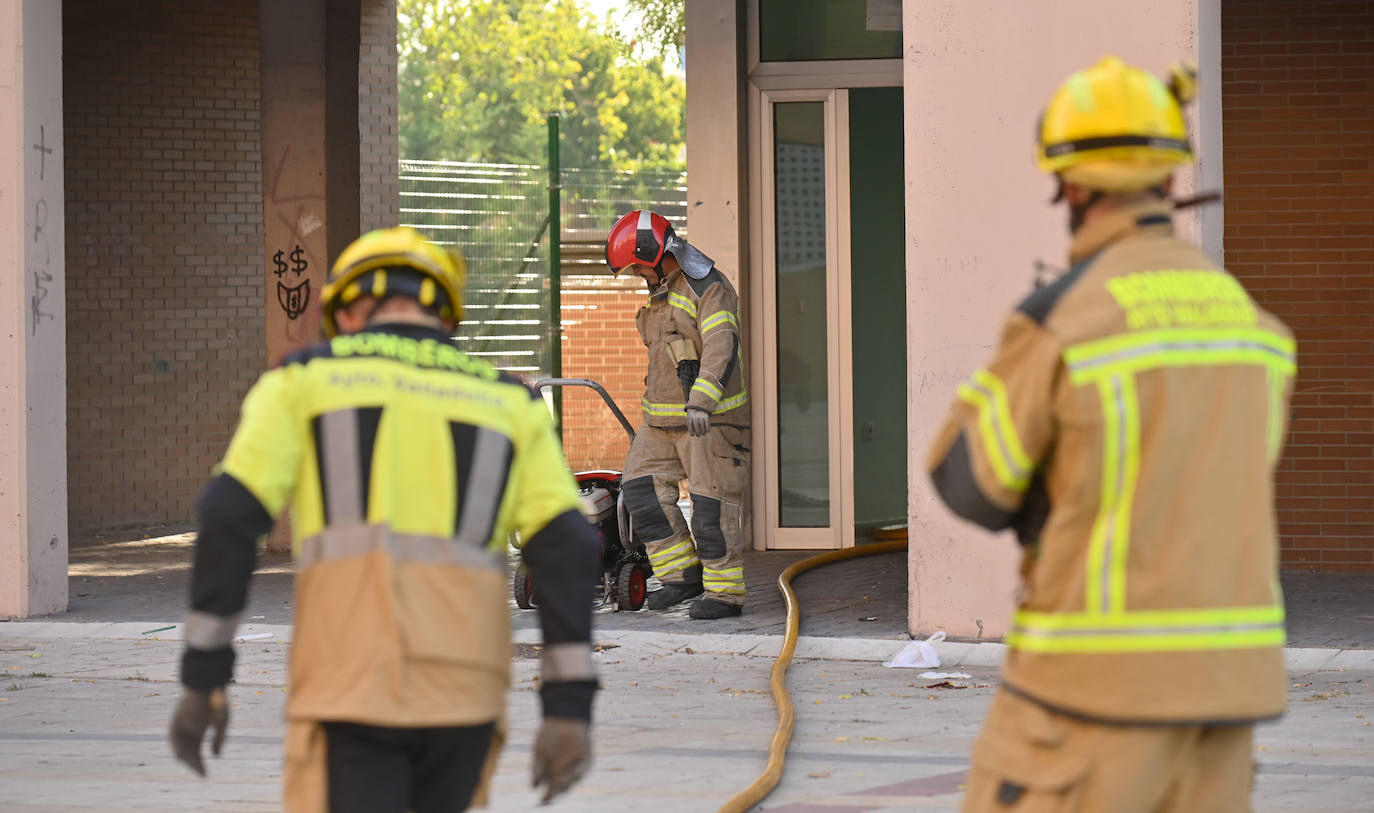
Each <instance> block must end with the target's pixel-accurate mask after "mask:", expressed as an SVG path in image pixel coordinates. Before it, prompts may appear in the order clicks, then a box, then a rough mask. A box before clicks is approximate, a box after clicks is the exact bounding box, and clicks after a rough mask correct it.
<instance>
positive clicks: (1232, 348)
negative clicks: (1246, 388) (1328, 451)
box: [1064, 328, 1297, 384]
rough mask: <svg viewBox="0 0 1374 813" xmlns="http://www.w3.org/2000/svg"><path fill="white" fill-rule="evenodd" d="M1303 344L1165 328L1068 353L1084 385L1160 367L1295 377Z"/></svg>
mask: <svg viewBox="0 0 1374 813" xmlns="http://www.w3.org/2000/svg"><path fill="white" fill-rule="evenodd" d="M1296 352H1297V345H1296V344H1295V343H1294V342H1293V340H1292V339H1289V338H1286V337H1284V336H1279V335H1276V334H1274V333H1270V332H1269V331H1267V330H1261V329H1259V328H1210V329H1165V330H1147V331H1141V332H1138V333H1125V334H1121V335H1118V336H1112V337H1110V338H1107V339H1099V340H1097V341H1092V342H1086V343H1084V344H1078V345H1074V346H1073V347H1070V348H1069V349H1068V350H1066V351H1064V362H1065V363H1066V364H1067V365H1068V368H1069V378H1070V380H1072V381H1073V383H1075V384H1083V383H1087V382H1090V381H1094V380H1098V379H1101V378H1104V377H1110V376H1113V375H1126V374H1129V373H1136V372H1139V371H1141V370H1149V369H1153V368H1156V367H1193V366H1211V365H1222V364H1257V365H1262V366H1265V367H1269V368H1271V369H1274V370H1277V371H1279V372H1282V373H1284V374H1286V375H1292V374H1293V372H1294V371H1295V370H1296V369H1297V364H1296V362H1295V361H1294V357H1295V353H1296Z"/></svg>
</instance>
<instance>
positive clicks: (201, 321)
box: [62, 0, 265, 532]
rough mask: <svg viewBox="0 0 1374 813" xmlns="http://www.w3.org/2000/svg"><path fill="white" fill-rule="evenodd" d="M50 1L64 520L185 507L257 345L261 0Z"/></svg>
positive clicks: (157, 519) (148, 515)
mask: <svg viewBox="0 0 1374 813" xmlns="http://www.w3.org/2000/svg"><path fill="white" fill-rule="evenodd" d="M62 10H63V40H64V42H63V61H64V65H65V67H64V74H63V84H64V88H63V96H64V104H63V108H64V119H65V124H66V178H65V182H66V205H67V223H66V226H67V245H66V248H67V374H68V382H67V393H68V407H67V420H68V423H67V426H68V435H67V450H68V451H67V460H68V463H67V470H68V471H67V474H68V494H69V500H70V503H69V506H70V507H69V514H70V524H71V529H72V531H73V532H81V531H89V530H91V529H94V528H106V527H111V526H118V525H127V524H134V523H139V524H142V523H162V522H184V521H187V520H188V519H189V518H190V517H191V508H192V501H193V499H194V496H195V494H196V491H197V490H198V489H199V488H200V486H201V484H203V483H204V482H205V481H206V479H207V478H208V477H209V476H210V470H211V467H212V466H213V465H214V464H215V462H216V461H217V460H218V458H219V456H220V454H221V453H222V452H223V450H224V447H225V446H226V445H227V443H228V441H229V435H230V433H231V432H232V430H233V428H234V425H235V422H236V420H237V413H238V404H239V401H240V400H241V399H242V397H243V394H244V393H245V392H246V391H247V389H248V387H249V385H250V384H251V383H252V381H253V379H254V377H255V376H256V375H257V374H258V373H259V372H260V371H261V369H262V367H263V364H264V362H265V359H264V354H265V348H264V344H263V305H262V303H263V288H262V286H263V277H262V272H261V270H260V268H259V264H260V262H261V258H262V250H263V235H262V186H261V183H262V171H261V167H260V161H259V147H258V60H257V53H258V28H257V3H255V2H232V3H212V2H182V1H181V0H64V2H63V4H62Z"/></svg>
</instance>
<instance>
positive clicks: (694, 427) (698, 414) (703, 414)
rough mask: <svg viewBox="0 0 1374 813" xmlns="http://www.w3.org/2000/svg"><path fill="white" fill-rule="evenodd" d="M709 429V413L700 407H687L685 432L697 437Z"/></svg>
mask: <svg viewBox="0 0 1374 813" xmlns="http://www.w3.org/2000/svg"><path fill="white" fill-rule="evenodd" d="M710 430H711V413H709V412H707V411H706V410H704V409H702V408H701V407H693V406H689V407H687V434H689V435H691V436H692V437H694V438H699V437H701V436H702V435H704V434H706V433H707V432H709V431H710Z"/></svg>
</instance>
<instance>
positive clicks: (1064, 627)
mask: <svg viewBox="0 0 1374 813" xmlns="http://www.w3.org/2000/svg"><path fill="white" fill-rule="evenodd" d="M1283 622H1284V612H1283V607H1281V606H1273V607H1221V608H1213V609H1193V610H1136V611H1133V612H1121V613H1112V614H1109V615H1101V614H1097V613H1042V612H1033V611H1030V610H1018V611H1017V612H1016V614H1015V616H1014V618H1013V619H1012V631H1011V632H1010V633H1009V634H1008V635H1007V639H1006V641H1007V645H1008V646H1011V647H1013V648H1015V649H1021V650H1024V651H1028V652H1046V653H1081V654H1089V653H1110V652H1168V651H1179V650H1200V649H1246V648H1253V647H1268V646H1282V645H1283V643H1284V640H1285V633H1284V628H1283Z"/></svg>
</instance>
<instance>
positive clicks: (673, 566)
mask: <svg viewBox="0 0 1374 813" xmlns="http://www.w3.org/2000/svg"><path fill="white" fill-rule="evenodd" d="M700 561H701V560H700V559H698V558H697V556H696V553H691V554H685V555H683V556H679V557H678V558H676V559H673V560H671V561H668V562H664V563H663V564H661V565H654V575H656V576H658V577H660V578H662V577H664V576H667V575H668V574H670V573H676V572H678V571H679V570H686V569H687V568H689V567H691V566H692V565H695V564H697V563H698V562H700Z"/></svg>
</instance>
